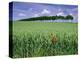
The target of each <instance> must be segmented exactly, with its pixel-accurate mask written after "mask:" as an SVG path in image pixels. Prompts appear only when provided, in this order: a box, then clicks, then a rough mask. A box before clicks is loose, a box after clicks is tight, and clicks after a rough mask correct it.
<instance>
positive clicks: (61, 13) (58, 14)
mask: <svg viewBox="0 0 80 60" xmlns="http://www.w3.org/2000/svg"><path fill="white" fill-rule="evenodd" d="M60 15H61V16H65V14H64V13H63V12H59V13H57V16H60Z"/></svg>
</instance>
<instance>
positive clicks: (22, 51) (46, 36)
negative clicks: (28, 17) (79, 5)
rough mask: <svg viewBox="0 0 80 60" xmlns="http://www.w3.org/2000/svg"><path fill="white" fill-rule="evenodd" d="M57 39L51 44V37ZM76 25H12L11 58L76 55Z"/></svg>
mask: <svg viewBox="0 0 80 60" xmlns="http://www.w3.org/2000/svg"><path fill="white" fill-rule="evenodd" d="M51 34H53V35H54V36H55V37H56V38H57V42H56V43H55V44H53V43H52V38H53V36H51ZM77 40H78V36H77V23H54V22H51V23H50V22H47V23H44V22H22V21H17V22H14V23H13V58H24V57H39V56H54V55H69V54H70V55H72V54H78V41H77Z"/></svg>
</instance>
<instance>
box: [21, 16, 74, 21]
mask: <svg viewBox="0 0 80 60" xmlns="http://www.w3.org/2000/svg"><path fill="white" fill-rule="evenodd" d="M58 19H62V20H65V19H66V20H73V16H71V15H67V16H57V15H56V16H40V17H32V18H27V19H21V20H20V21H36V20H58Z"/></svg>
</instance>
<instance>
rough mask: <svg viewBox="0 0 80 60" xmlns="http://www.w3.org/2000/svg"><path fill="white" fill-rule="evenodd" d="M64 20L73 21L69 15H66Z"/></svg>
mask: <svg viewBox="0 0 80 60" xmlns="http://www.w3.org/2000/svg"><path fill="white" fill-rule="evenodd" d="M65 19H67V20H73V17H72V16H71V15H67V16H66V18H65Z"/></svg>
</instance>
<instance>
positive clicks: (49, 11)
mask: <svg viewBox="0 0 80 60" xmlns="http://www.w3.org/2000/svg"><path fill="white" fill-rule="evenodd" d="M10 9H11V8H10ZM10 14H11V13H10ZM55 15H57V16H59V15H62V16H67V15H72V16H73V17H74V20H73V21H77V20H78V6H77V5H61V4H45V3H29V2H13V20H19V19H26V18H31V17H39V16H55Z"/></svg>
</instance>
